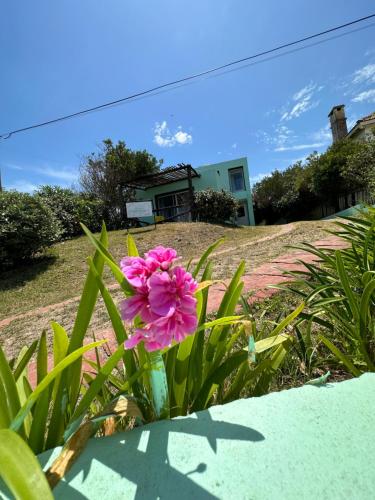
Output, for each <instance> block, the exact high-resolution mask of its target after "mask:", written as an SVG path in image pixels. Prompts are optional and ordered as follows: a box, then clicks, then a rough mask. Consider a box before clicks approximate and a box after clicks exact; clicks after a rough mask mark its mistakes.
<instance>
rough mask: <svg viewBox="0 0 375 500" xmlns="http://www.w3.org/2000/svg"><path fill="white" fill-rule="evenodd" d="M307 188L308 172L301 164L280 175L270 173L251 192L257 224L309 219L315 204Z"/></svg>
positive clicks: (296, 164)
mask: <svg viewBox="0 0 375 500" xmlns="http://www.w3.org/2000/svg"><path fill="white" fill-rule="evenodd" d="M310 184H311V176H310V170H309V169H307V168H305V167H304V166H303V165H302V162H300V161H298V162H296V163H295V164H294V165H291V166H290V167H288V168H287V169H286V170H284V171H282V172H281V171H279V170H275V171H274V172H272V174H270V175H269V176H267V177H265V178H264V179H262V180H261V181H260V182H258V183H256V184H255V185H254V188H253V199H254V203H255V211H256V215H257V220H258V221H261V220H266V221H267V222H268V223H275V222H277V221H278V220H286V221H288V222H289V221H292V220H298V219H300V218H301V217H305V218H306V217H308V215H309V211H311V209H312V207H313V206H314V205H315V204H316V203H317V198H316V196H315V195H314V194H313V193H312V192H311V189H310Z"/></svg>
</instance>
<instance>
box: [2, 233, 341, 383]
mask: <svg viewBox="0 0 375 500" xmlns="http://www.w3.org/2000/svg"><path fill="white" fill-rule="evenodd" d="M313 245H315V246H317V247H319V248H331V249H342V248H345V247H346V246H347V245H346V243H345V241H344V240H342V239H341V238H338V237H335V236H332V237H329V238H326V239H324V240H318V241H315V242H314V243H313ZM248 246H249V245H245V247H248ZM316 260H317V257H315V256H314V255H313V254H310V253H307V252H303V251H298V250H297V251H293V250H291V251H290V252H288V253H286V254H283V255H279V256H278V257H277V258H276V259H275V260H273V261H271V262H269V263H267V264H263V265H261V266H260V267H258V268H257V269H255V271H254V272H252V273H251V274H249V275H245V276H244V277H243V281H244V290H243V294H246V295H248V294H251V295H250V298H249V301H250V302H251V303H253V302H255V301H260V300H263V299H265V298H268V297H271V296H272V295H274V294H275V293H277V292H278V290H277V289H274V288H270V285H279V284H280V283H283V282H285V281H289V280H290V279H291V278H290V277H289V276H285V275H284V274H283V272H284V271H296V270H304V269H305V266H304V265H303V264H302V263H300V262H297V261H301V262H306V263H312V262H314V261H316ZM109 288H110V289H114V288H116V285H112V286H110V287H109ZM225 289H226V288H225V283H222V284H216V285H213V286H212V287H211V288H210V294H209V301H208V306H207V310H208V312H214V311H217V310H218V308H219V306H220V302H221V300H222V298H223V295H224V293H225ZM74 300H76V299H69V301H66V303H68V302H69V303H70V302H72V301H74ZM55 306H56V305H54V306H49V307H55ZM46 309H47V310H48V308H46ZM31 312H32V311H31ZM1 326H3V325H2V324H0V327H1ZM95 338H96V340H101V339H106V340H107V345H106V351H108V349H109V351H111V352H114V351H115V350H116V347H117V342H116V338H115V334H114V332H113V330H112V329H106V330H101V331H98V332H95ZM92 341H93V339H92V338H90V337H87V338H86V339H85V343H89V342H92ZM85 357H86V358H88V359H91V360H93V361H95V353H94V351H92V352H88V353H86V354H85ZM87 368H89V367H88V366H87ZM35 371H36V370H35V366H34V365H30V376H31V381H32V382H33V383H35V378H36V374H35Z"/></svg>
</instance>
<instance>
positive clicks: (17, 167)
mask: <svg viewBox="0 0 375 500" xmlns="http://www.w3.org/2000/svg"><path fill="white" fill-rule="evenodd" d="M5 166H6V167H7V168H11V169H12V170H24V168H23V167H21V166H20V165H15V164H14V163H6V164H5Z"/></svg>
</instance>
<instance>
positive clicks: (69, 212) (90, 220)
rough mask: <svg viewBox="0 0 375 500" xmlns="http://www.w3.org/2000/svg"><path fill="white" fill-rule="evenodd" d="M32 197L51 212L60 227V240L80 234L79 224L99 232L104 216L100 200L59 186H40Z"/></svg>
mask: <svg viewBox="0 0 375 500" xmlns="http://www.w3.org/2000/svg"><path fill="white" fill-rule="evenodd" d="M34 196H35V197H36V199H38V200H40V201H41V202H42V203H43V204H44V205H46V206H47V207H48V208H49V209H50V210H51V211H52V212H53V214H54V216H55V218H56V219H57V220H58V222H59V224H60V226H61V237H62V238H72V237H73V236H77V235H78V234H81V233H82V228H81V226H80V222H83V223H84V224H86V226H88V227H89V228H90V229H91V231H96V232H97V231H100V226H101V222H100V221H101V220H103V216H104V206H103V203H102V202H101V201H100V200H98V199H95V198H93V197H89V196H85V195H83V194H82V193H78V192H75V191H73V190H72V189H68V188H62V187H60V186H41V187H40V188H39V189H38V190H37V191H36V193H35V195H34Z"/></svg>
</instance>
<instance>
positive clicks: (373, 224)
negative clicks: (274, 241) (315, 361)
mask: <svg viewBox="0 0 375 500" xmlns="http://www.w3.org/2000/svg"><path fill="white" fill-rule="evenodd" d="M337 224H338V225H339V226H340V228H341V229H340V230H338V231H336V232H335V234H337V235H339V236H340V237H341V238H343V239H344V240H346V241H347V242H348V244H349V246H348V248H345V249H344V250H322V249H319V248H315V247H313V246H312V245H307V244H305V245H303V246H301V247H298V248H299V249H303V250H304V251H308V252H310V253H311V254H313V255H315V256H316V257H317V258H318V259H319V261H318V262H317V263H313V264H305V265H306V267H307V271H305V272H297V271H295V272H290V273H289V274H290V275H291V276H293V277H294V278H297V282H296V284H293V288H292V290H293V291H294V292H295V293H297V294H298V295H299V296H300V297H302V298H303V300H305V302H306V304H307V305H308V306H309V308H310V311H311V313H310V319H311V321H313V322H315V323H316V324H317V325H318V326H319V327H320V331H319V339H320V340H321V341H322V342H323V343H324V345H325V346H326V347H327V348H328V349H329V350H330V351H331V353H332V354H333V356H334V358H335V359H336V360H337V361H338V362H339V363H340V364H341V365H342V366H343V367H345V369H346V370H347V371H349V372H350V373H351V374H352V375H354V376H358V375H360V374H361V373H363V372H365V371H375V210H374V209H373V208H368V211H366V212H364V213H363V218H354V217H348V218H346V222H338V223H337Z"/></svg>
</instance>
